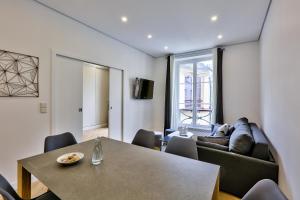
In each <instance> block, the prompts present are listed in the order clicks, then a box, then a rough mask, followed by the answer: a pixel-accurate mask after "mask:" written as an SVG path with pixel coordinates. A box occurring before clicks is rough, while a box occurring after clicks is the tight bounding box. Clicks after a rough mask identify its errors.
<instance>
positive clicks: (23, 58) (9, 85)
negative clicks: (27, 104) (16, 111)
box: [0, 50, 39, 97]
mask: <svg viewBox="0 0 300 200" xmlns="http://www.w3.org/2000/svg"><path fill="white" fill-rule="evenodd" d="M38 96H39V58H38V57H34V56H28V55H24V54H19V53H13V52H9V51H4V50H0V97H38Z"/></svg>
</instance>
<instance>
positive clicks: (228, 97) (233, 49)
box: [223, 42, 260, 124]
mask: <svg viewBox="0 0 300 200" xmlns="http://www.w3.org/2000/svg"><path fill="white" fill-rule="evenodd" d="M259 67H260V66H259V45H258V42H250V43H244V44H240V45H234V46H228V47H226V48H225V51H224V57H223V107H224V120H225V122H226V123H233V122H234V121H235V120H236V119H238V118H240V117H244V116H245V117H247V118H248V119H249V121H251V122H255V123H258V124H260V90H259V88H260V83H259V82H260V74H259Z"/></svg>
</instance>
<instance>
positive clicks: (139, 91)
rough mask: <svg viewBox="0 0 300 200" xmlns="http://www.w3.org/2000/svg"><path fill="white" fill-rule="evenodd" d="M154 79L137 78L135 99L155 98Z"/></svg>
mask: <svg viewBox="0 0 300 200" xmlns="http://www.w3.org/2000/svg"><path fill="white" fill-rule="evenodd" d="M153 88H154V81H151V80H147V79H142V78H136V79H135V84H134V95H133V96H134V98H135V99H153Z"/></svg>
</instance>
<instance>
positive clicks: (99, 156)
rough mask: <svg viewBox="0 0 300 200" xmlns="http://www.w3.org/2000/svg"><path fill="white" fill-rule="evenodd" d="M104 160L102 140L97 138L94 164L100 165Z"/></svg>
mask: <svg viewBox="0 0 300 200" xmlns="http://www.w3.org/2000/svg"><path fill="white" fill-rule="evenodd" d="M102 160H103V150H102V144H101V139H100V138H99V137H97V138H96V139H95V147H94V150H93V155H92V164H93V165H99V164H101V162H102Z"/></svg>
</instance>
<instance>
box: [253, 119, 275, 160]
mask: <svg viewBox="0 0 300 200" xmlns="http://www.w3.org/2000/svg"><path fill="white" fill-rule="evenodd" d="M250 128H251V131H252V136H253V139H254V145H253V150H252V153H251V156H252V157H254V158H259V159H263V160H270V148H269V142H268V140H267V138H266V136H265V135H264V133H263V131H262V130H261V129H260V128H258V127H257V125H256V124H254V123H253V124H252V123H251V124H250Z"/></svg>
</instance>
